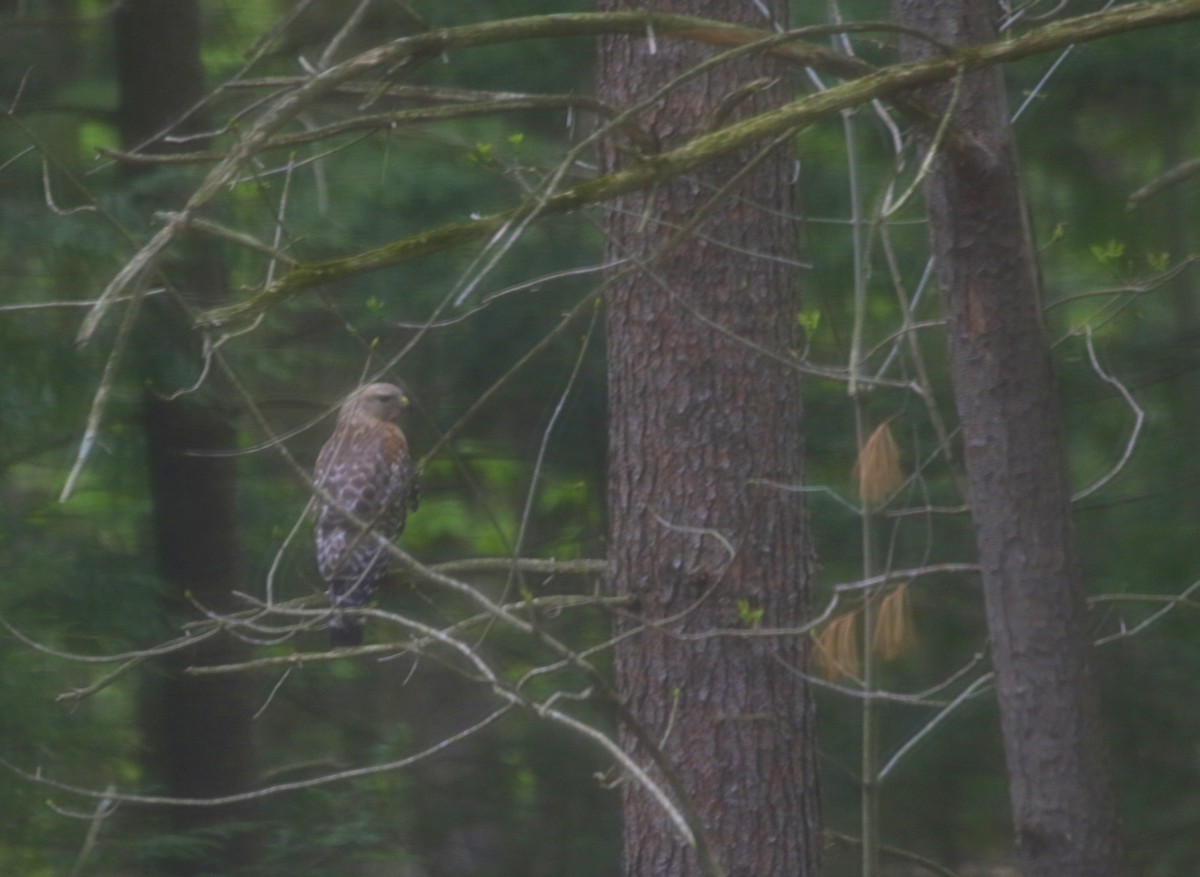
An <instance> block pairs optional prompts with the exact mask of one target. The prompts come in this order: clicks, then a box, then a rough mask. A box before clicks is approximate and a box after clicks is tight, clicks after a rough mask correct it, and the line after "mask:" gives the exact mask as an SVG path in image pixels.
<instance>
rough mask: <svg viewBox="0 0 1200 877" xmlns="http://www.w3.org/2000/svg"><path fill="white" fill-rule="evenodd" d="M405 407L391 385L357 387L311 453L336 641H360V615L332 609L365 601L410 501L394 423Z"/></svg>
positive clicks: (401, 440)
mask: <svg viewBox="0 0 1200 877" xmlns="http://www.w3.org/2000/svg"><path fill="white" fill-rule="evenodd" d="M407 407H408V398H407V397H406V396H405V395H404V391H403V390H401V389H400V388H399V387H397V386H396V385H394V384H368V385H367V386H365V387H361V388H360V389H358V390H357V391H355V392H354V394H353V395H351V396H350V397H349V398H348V399H347V400H346V402H345V404H344V405H342V409H341V411H340V412H339V413H338V419H337V426H336V427H335V429H334V431H333V435H331V436H330V437H329V441H327V442H325V446H324V447H323V448H321V453H320V455H319V456H318V457H317V466H316V470H315V471H314V473H313V481H314V482H315V483H316V484H317V487H318V488H319V490H318V492H317V526H316V541H317V566H318V567H319V569H320V570H321V577H322V578H323V579H325V582H326V584H327V586H328V589H329V601H330V603H332V604H333V608H334V613H333V617H332V618H331V619H330V621H329V634H330V641H331V643H332V645H333V646H334V647H335V648H336V647H340V646H356V645H360V644H361V643H362V640H363V619H362V618H358V617H354V616H352V615H344V614H342V612H340V611H338V610H340V609H358V608H360V607H362V606H366V605H367V604H368V603H369V602H370V601H371V598H372V597H374V596H375V590H376V588H377V587H378V585H379V582H380V580H381V579H382V578H383V576H384V574H385V573H386V572H387V546H388V543H389V541H390V540H391V538H392V537H393V536H396V535H398V534H399V533H400V532H401V531H402V530H403V529H404V521H405V518H406V517H407V516H408V512H409V511H411V510H413V509H415V508H416V507H417V501H418V498H419V494H418V492H417V477H416V475H417V473H416V470H415V469H414V468H413V464H412V458H411V457H410V456H409V452H408V440H407V439H406V438H405V437H404V433H403V432H402V431H401V430H400V427H399V426H397V425H396V420H397V418H398V417H399V416H400V412H401V411H402V410H403V409H405V408H407ZM363 525H366V529H364V527H363Z"/></svg>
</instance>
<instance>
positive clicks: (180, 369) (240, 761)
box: [113, 0, 256, 875]
mask: <svg viewBox="0 0 1200 877" xmlns="http://www.w3.org/2000/svg"><path fill="white" fill-rule="evenodd" d="M113 24H114V29H115V43H116V64H117V79H118V85H119V89H120V108H119V112H118V121H119V124H120V128H121V139H122V141H123V143H124V144H125V146H126V147H127V148H131V149H132V148H134V147H144V148H145V151H150V152H162V151H169V150H170V149H173V148H174V149H179V148H191V149H194V148H197V145H196V144H195V143H191V144H188V145H186V147H181V146H172V145H171V144H168V143H164V142H162V141H161V140H160V139H159V138H158V135H159V134H161V133H162V132H164V131H167V130H170V132H171V133H173V134H180V133H194V132H197V131H202V130H203V128H204V125H205V124H206V123H205V121H204V120H203V119H202V118H195V119H192V120H190V121H188V122H186V123H185V124H183V125H182V126H176V125H175V123H176V122H178V121H179V120H180V118H181V117H182V116H183V115H184V114H185V113H186V112H187V111H188V110H189V109H191V108H192V107H193V106H194V105H195V103H196V101H198V100H199V98H200V97H201V96H202V95H203V94H204V75H203V67H202V65H201V61H200V19H199V11H198V7H197V4H196V2H195V0H126V2H123V3H121V4H119V6H118V7H117V9H116V10H115V12H114V14H113ZM161 194H162V195H163V206H171V203H170V200H169V199H170V193H169V192H162V193H161ZM169 270H170V279H171V282H172V283H173V284H174V285H175V286H176V288H177V289H178V291H179V292H180V294H181V295H182V296H183V297H185V298H186V299H188V300H190V301H194V302H198V303H204V304H208V305H214V304H217V303H219V302H220V300H221V299H222V298H224V296H225V292H226V289H227V286H228V280H227V277H226V273H225V269H224V266H223V265H222V263H221V261H220V258H219V255H218V254H217V253H216V252H215V250H213V249H211V248H210V247H207V246H203V245H201V246H196V247H193V248H192V250H191V251H190V252H189V253H188V254H187V256H186V258H185V259H184V260H182V261H180V262H178V263H175V264H172V265H171V266H170V269H169ZM147 307H148V308H150V309H151V310H153V311H155V317H156V319H155V321H154V332H153V336H152V337H151V336H150V334H149V333H147V336H146V337H145V338H141V339H139V345H140V348H141V349H140V352H141V354H142V356H143V362H144V363H145V365H146V371H147V382H148V384H149V387H150V389H149V390H148V391H147V394H146V399H145V403H144V406H143V416H144V426H145V434H146V446H147V456H148V466H149V471H150V486H151V493H152V499H153V505H154V512H153V515H154V537H155V538H154V543H155V550H156V556H157V565H158V569H159V573H160V574H161V575H162V576H163V578H164V579H165V580H166V581H167V582H168V583H169V584H170V585H171V588H172V592H171V594H170V596H169V598H168V601H167V606H166V608H167V610H168V611H170V612H171V613H173V614H175V615H176V617H179V618H183V617H187V616H189V615H192V614H194V612H195V609H194V605H195V604H199V605H201V606H204V607H206V608H208V609H210V610H213V611H218V612H220V611H227V610H229V609H231V608H233V607H232V606H231V605H230V592H231V591H232V590H233V589H234V588H238V587H242V586H243V581H242V580H243V563H242V546H241V539H240V536H239V533H238V526H237V500H236V488H237V479H236V471H235V462H234V461H235V459H236V458H234V457H232V456H229V454H228V452H229V451H232V450H233V449H235V448H236V447H237V436H236V431H235V430H234V428H233V427H232V425H231V424H230V423H229V421H228V418H227V417H226V416H225V414H224V413H223V412H221V411H220V410H219V409H218V408H217V407H216V406H215V405H214V404H213V401H212V399H211V398H209V397H205V398H204V399H201V398H200V397H201V396H202V395H204V394H196V395H194V396H191V397H184V398H182V399H180V400H177V401H168V400H166V399H163V398H160V397H158V396H157V395H156V393H155V390H157V389H159V388H171V389H173V388H174V384H175V383H178V382H181V381H183V380H185V376H186V375H188V374H189V373H190V371H191V370H194V369H195V367H196V361H197V354H198V352H199V351H198V350H197V349H196V344H195V339H194V338H193V337H192V336H191V332H190V326H189V325H188V321H187V319H186V318H185V316H184V314H182V313H181V312H180V310H179V309H178V307H177V306H176V305H175V304H174V303H168V302H167V301H166V300H165V299H160V300H156V301H155V302H153V303H148V305H147ZM165 375H170V376H172V377H164V376H165ZM246 653H247V648H246V646H245V644H244V643H241V642H240V641H238V640H235V639H233V638H232V637H222V638H217V639H210V640H207V641H206V642H205V643H203V644H201V645H200V646H197V647H196V648H194V649H191V650H189V651H186V652H181V653H177V654H176V655H172V656H169V657H166V658H164V659H162V660H160V661H158V662H157V663H156V664H155V665H154V666H153V668H152V670H151V672H150V674H149V677H148V679H147V681H146V685H145V688H144V691H143V697H142V704H141V711H142V734H143V748H144V750H145V761H146V764H147V767H148V768H149V770H150V773H151V774H152V775H153V776H155V777H156V778H157V780H158V781H159V782H160V783H161V784H162V786H163V790H164V792H165V794H167V795H170V796H173V797H187V798H207V797H214V796H218V795H227V794H230V793H233V792H237V791H242V790H244V789H246V788H248V787H250V786H252V785H253V784H254V780H255V758H254V748H253V743H252V736H251V710H252V706H251V704H250V701H249V697H248V696H247V695H248V691H247V682H246V681H245V680H243V679H240V678H236V677H219V676H218V677H201V678H196V677H191V676H187V675H185V674H184V673H183V670H184V668H185V667H187V666H188V665H191V664H219V663H227V662H231V661H236V660H242V659H244V658H245V657H246V656H247V654H246ZM170 815H171V818H172V824H173V826H174V828H175V829H176V830H177V831H180V832H188V831H196V830H205V831H207V832H213V831H214V830H215V831H216V832H217V833H216V834H215V835H214V834H210V839H211V838H212V837H217V838H219V843H218V846H219V853H218V858H219V864H217V865H214V863H212V862H200V861H197V860H195V859H194V858H190V857H178V858H174V859H172V860H171V861H165V862H160V863H157V865H158V866H161V867H163V868H165V869H166V870H167V872H168V873H172V874H184V875H187V874H198V873H212V872H213V871H214V870H216V869H218V868H219V870H220V871H221V873H227V874H235V873H239V872H240V871H241V870H242V869H243V868H244V867H245V866H248V865H249V864H251V862H252V860H253V859H254V850H255V846H256V838H255V835H254V834H253V832H251V831H248V830H247V821H248V820H249V819H250V817H251V816H252V808H250V807H247V806H234V807H230V806H226V807H215V808H202V807H183V808H175V809H173V810H172V811H171V814H170Z"/></svg>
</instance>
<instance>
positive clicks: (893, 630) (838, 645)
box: [816, 582, 917, 682]
mask: <svg viewBox="0 0 1200 877" xmlns="http://www.w3.org/2000/svg"><path fill="white" fill-rule="evenodd" d="M908 586H909V582H905V583H904V584H902V585H901V586H900V587H898V588H896V589H894V590H893V591H891V593H889V594H887V595H885V596H884V597H882V598H881V599H880V600H879V605H878V608H877V609H876V616H875V632H874V635H873V636H872V638H871V650H872V651H873V652H874V653H875V654H876V655H878V656H879V657H880V658H882V659H883V660H885V661H890V660H892V659H894V658H898V657H900V656H901V655H903V654H905V653H907V652H910V651H912V649H913V647H914V646H915V645H916V643H917V635H916V628H915V627H914V625H913V619H912V607H911V606H910V605H909V599H908ZM861 611H862V610H860V609H855V610H854V611H853V612H847V613H845V614H843V615H839V616H837V617H836V618H834V619H833V620H832V621H830V622H829V623H828V624H826V625H825V627H824V628H822V629H821V631H820V632H819V633H817V635H816V642H817V668H818V669H819V670H820V671H821V675H822V676H824V677H825V678H826V679H829V680H831V681H834V682H836V681H837V680H838V679H842V678H843V677H850V678H857V677H858V675H859V673H860V672H861V671H862V656H861V652H860V651H859V640H860V636H859V629H858V616H859V615H860V614H861Z"/></svg>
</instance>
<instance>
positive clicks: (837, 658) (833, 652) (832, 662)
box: [816, 609, 862, 681]
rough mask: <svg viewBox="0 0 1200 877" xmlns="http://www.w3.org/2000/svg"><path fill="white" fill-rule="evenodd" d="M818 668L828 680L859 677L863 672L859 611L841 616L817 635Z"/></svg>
mask: <svg viewBox="0 0 1200 877" xmlns="http://www.w3.org/2000/svg"><path fill="white" fill-rule="evenodd" d="M816 639H817V666H818V667H819V668H820V670H821V675H822V676H824V677H825V678H826V679H832V680H835V681H836V680H838V679H841V678H842V677H843V676H852V677H857V676H858V674H859V672H860V671H861V670H862V660H861V659H860V657H859V653H858V610H857V609H856V610H854V611H853V612H847V613H846V614H845V615H839V616H838V617H837V618H835V619H833V620H832V621H830V622H829V623H828V624H826V625H825V627H824V628H822V629H821V631H820V633H818V634H817V637H816Z"/></svg>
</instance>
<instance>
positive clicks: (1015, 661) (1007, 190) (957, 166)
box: [894, 0, 1122, 877]
mask: <svg viewBox="0 0 1200 877" xmlns="http://www.w3.org/2000/svg"><path fill="white" fill-rule="evenodd" d="M894 10H895V14H896V19H897V21H898V22H899V23H901V24H904V25H907V26H909V27H915V28H919V29H921V30H923V31H926V32H928V33H930V34H932V35H933V36H935V37H936V38H937V39H939V40H942V41H944V42H946V43H952V44H959V45H965V44H971V43H978V42H984V41H989V40H993V39H995V38H996V31H995V27H994V25H993V23H992V16H993V14H994V13H995V11H996V10H995V7H993V6H992V5H990V4H988V3H985V2H983V0H894ZM904 51H905V55H906V57H907V58H908V59H913V58H916V57H920V56H923V55H928V54H931V53H932V52H934V51H936V49H934V48H933V47H932V46H930V45H929V44H928V43H926V42H923V41H920V40H916V39H908V40H905V49H904ZM926 92H927V96H928V97H929V98H930V99H934V100H937V101H939V104H940V105H941V106H946V105H947V103H948V100H949V96H950V86H941V87H938V88H936V89H927V90H926ZM953 121H954V123H955V124H956V125H958V126H960V128H961V130H962V131H963V132H964V133H965V134H966V135H967V136H968V137H970V138H971V139H972V141H973V148H971V149H969V150H959V151H955V152H954V153H952V154H949V153H946V152H943V154H942V155H941V156H940V157H939V158H938V160H937V161H936V162H935V163H934V165H933V170H932V172H931V173H930V175H929V177H928V178H927V179H926V187H925V191H926V198H927V200H928V206H929V215H930V223H931V225H930V228H931V236H932V245H933V250H934V253H935V258H936V260H937V277H938V281H939V284H940V286H941V289H942V295H943V298H944V302H945V307H946V312H947V317H948V320H949V326H948V334H949V346H950V360H951V370H952V380H953V384H954V393H955V400H956V404H957V407H958V414H959V419H960V421H961V424H962V430H963V443H964V460H965V465H966V470H967V481H968V486H969V494H970V496H969V502H970V507H971V513H972V517H973V519H974V524H975V532H976V542H977V546H978V551H979V561H980V564H981V565H982V567H983V586H984V593H985V599H986V605H987V620H988V629H989V633H990V637H991V644H992V649H993V653H994V661H995V667H996V678H997V696H998V698H999V703H1000V712H1001V724H1002V730H1003V733H1004V741H1005V755H1006V758H1007V762H1008V771H1009V786H1010V797H1011V802H1012V812H1013V821H1014V824H1015V828H1016V832H1017V847H1018V852H1019V854H1020V857H1021V861H1022V864H1023V868H1024V873H1025V875H1026V877H1085V875H1086V877H1105V875H1116V874H1119V873H1121V872H1122V865H1121V842H1120V838H1119V832H1118V824H1117V816H1116V809H1115V805H1114V801H1113V795H1112V791H1111V781H1110V775H1109V774H1110V769H1109V760H1108V750H1107V743H1106V740H1105V732H1104V728H1103V727H1102V723H1101V718H1100V709H1099V696H1098V685H1097V680H1096V674H1095V671H1094V669H1093V659H1092V655H1091V649H1092V646H1091V639H1090V636H1089V631H1088V621H1087V605H1086V594H1085V588H1084V581H1083V573H1082V568H1081V563H1080V558H1079V552H1078V549H1077V547H1076V541H1075V533H1074V529H1073V526H1072V522H1071V489H1070V484H1069V482H1068V474H1069V473H1068V470H1067V464H1066V454H1065V449H1064V441H1063V431H1062V424H1061V420H1060V416H1061V410H1060V404H1059V399H1058V392H1057V387H1056V383H1055V378H1054V374H1053V368H1052V363H1051V358H1050V350H1049V346H1048V344H1047V341H1046V334H1045V328H1044V326H1043V323H1042V305H1041V290H1040V277H1039V274H1038V266H1037V255H1036V250H1035V249H1034V243H1033V238H1032V234H1031V232H1030V229H1029V225H1028V218H1027V212H1026V209H1025V204H1024V201H1023V194H1022V190H1021V185H1020V180H1019V166H1018V162H1017V155H1016V148H1015V144H1014V141H1013V137H1012V133H1011V130H1010V127H1009V122H1008V109H1007V102H1006V99H1005V92H1004V81H1003V74H1002V72H1001V71H1000V70H999V69H998V68H997V69H994V70H988V71H984V72H981V73H975V74H971V75H970V76H967V77H966V78H965V80H964V81H963V83H962V87H961V92H960V94H959V96H958V102H957V108H956V109H955V111H954V120H953ZM926 145H927V143H926Z"/></svg>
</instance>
